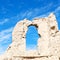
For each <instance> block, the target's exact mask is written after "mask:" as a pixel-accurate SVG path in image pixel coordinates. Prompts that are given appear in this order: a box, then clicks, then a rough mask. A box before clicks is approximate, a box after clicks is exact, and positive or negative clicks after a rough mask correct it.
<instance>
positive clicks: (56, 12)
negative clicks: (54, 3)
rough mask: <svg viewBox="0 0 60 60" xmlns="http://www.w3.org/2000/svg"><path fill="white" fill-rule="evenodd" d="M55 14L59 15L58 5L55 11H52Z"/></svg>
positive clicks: (59, 8)
mask: <svg viewBox="0 0 60 60" xmlns="http://www.w3.org/2000/svg"><path fill="white" fill-rule="evenodd" d="M53 12H54V13H55V14H56V15H57V16H59V15H60V6H58V7H57V8H56V9H55V11H53Z"/></svg>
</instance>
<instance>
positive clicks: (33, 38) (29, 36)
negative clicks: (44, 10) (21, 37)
mask: <svg viewBox="0 0 60 60" xmlns="http://www.w3.org/2000/svg"><path fill="white" fill-rule="evenodd" d="M39 37H40V36H39V34H38V30H37V28H36V27H35V26H29V27H28V31H27V33H26V49H27V50H35V49H37V40H38V38H39Z"/></svg>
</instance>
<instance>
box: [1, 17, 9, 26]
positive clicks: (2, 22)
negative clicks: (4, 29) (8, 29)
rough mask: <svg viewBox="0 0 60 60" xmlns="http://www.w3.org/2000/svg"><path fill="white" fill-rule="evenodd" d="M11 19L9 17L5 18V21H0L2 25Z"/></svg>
mask: <svg viewBox="0 0 60 60" xmlns="http://www.w3.org/2000/svg"><path fill="white" fill-rule="evenodd" d="M8 21H9V19H7V18H6V19H4V20H3V21H0V25H3V24H4V23H6V22H8Z"/></svg>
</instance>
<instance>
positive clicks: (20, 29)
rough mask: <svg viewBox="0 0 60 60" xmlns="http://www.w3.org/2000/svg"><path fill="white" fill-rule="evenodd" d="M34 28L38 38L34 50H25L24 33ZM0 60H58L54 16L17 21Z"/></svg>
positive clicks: (58, 35) (59, 34) (58, 41)
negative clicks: (10, 40)
mask: <svg viewBox="0 0 60 60" xmlns="http://www.w3.org/2000/svg"><path fill="white" fill-rule="evenodd" d="M29 26H35V27H36V28H37V30H38V34H39V35H40V38H39V39H38V44H37V49H36V50H30V51H28V50H26V33H27V30H28V27H29ZM0 59H1V60H60V31H59V30H58V24H57V22H56V18H55V15H54V14H53V13H51V14H50V15H49V16H48V17H45V18H38V19H34V20H33V21H29V20H27V19H24V20H22V21H19V22H18V23H17V24H16V26H15V27H14V30H13V32H12V44H11V45H10V46H9V47H8V49H7V51H6V52H5V53H4V54H3V55H2V56H0Z"/></svg>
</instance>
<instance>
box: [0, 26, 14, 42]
mask: <svg viewBox="0 0 60 60" xmlns="http://www.w3.org/2000/svg"><path fill="white" fill-rule="evenodd" d="M12 30H13V27H12V28H9V29H6V30H2V31H1V32H0V42H1V41H3V40H6V39H8V38H9V37H10V36H11V33H12Z"/></svg>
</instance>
